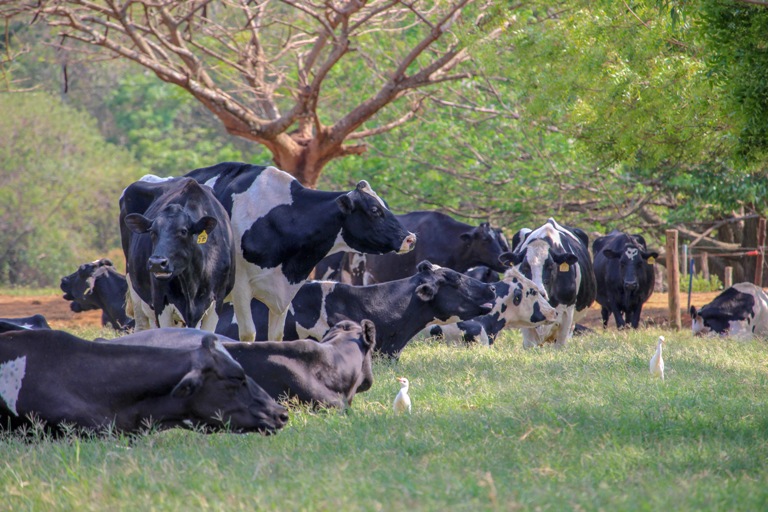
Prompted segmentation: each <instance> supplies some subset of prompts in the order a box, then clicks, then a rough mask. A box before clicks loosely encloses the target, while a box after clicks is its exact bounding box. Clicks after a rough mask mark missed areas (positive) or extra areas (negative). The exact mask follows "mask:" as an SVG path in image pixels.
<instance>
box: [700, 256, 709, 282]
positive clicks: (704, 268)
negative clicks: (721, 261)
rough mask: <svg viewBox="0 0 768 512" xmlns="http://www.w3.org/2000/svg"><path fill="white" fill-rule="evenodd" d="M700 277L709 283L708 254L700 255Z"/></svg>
mask: <svg viewBox="0 0 768 512" xmlns="http://www.w3.org/2000/svg"><path fill="white" fill-rule="evenodd" d="M701 276H702V277H703V278H704V279H706V280H707V281H709V254H707V253H706V252H703V253H701Z"/></svg>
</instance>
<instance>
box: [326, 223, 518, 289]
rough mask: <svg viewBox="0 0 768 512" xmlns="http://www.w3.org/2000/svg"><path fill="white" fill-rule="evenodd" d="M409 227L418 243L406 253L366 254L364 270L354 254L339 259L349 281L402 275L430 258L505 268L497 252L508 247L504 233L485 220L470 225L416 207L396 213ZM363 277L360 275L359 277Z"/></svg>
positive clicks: (450, 264) (462, 268) (461, 268)
mask: <svg viewBox="0 0 768 512" xmlns="http://www.w3.org/2000/svg"><path fill="white" fill-rule="evenodd" d="M396 217H397V218H398V220H399V221H400V222H401V223H402V224H403V226H405V227H406V228H407V229H408V230H410V231H413V232H414V233H416V236H417V237H418V238H419V243H418V244H417V245H416V248H415V249H414V250H413V251H411V252H410V253H408V254H403V255H398V254H384V255H381V256H365V262H364V269H365V270H364V272H360V271H359V270H358V269H359V263H358V262H356V261H355V258H354V256H353V255H350V254H347V255H345V257H344V260H343V261H342V263H341V267H342V274H341V275H342V277H343V276H344V275H345V271H346V273H347V274H349V275H350V276H351V277H352V281H351V284H356V285H364V284H373V283H383V282H386V281H394V280H396V279H404V278H406V277H409V276H411V275H413V273H414V272H416V266H417V265H418V264H419V262H421V261H424V260H429V261H431V262H432V263H434V264H435V265H439V266H441V267H445V268H450V269H452V270H455V271H457V272H466V271H467V270H468V269H469V268H471V267H475V266H478V265H485V266H487V267H490V268H492V269H493V270H495V271H496V272H504V270H505V268H504V266H503V265H502V264H501V263H500V262H499V256H500V255H501V254H502V253H504V252H505V251H509V245H508V243H507V240H506V239H505V238H504V234H503V233H502V232H501V230H500V229H498V228H493V227H491V226H490V224H488V223H487V222H483V223H482V224H480V225H479V226H472V225H470V224H465V223H464V222H459V221H457V220H455V219H453V218H451V217H449V216H448V215H446V214H444V213H440V212H434V211H417V212H411V213H406V214H404V215H396ZM361 278H362V279H361Z"/></svg>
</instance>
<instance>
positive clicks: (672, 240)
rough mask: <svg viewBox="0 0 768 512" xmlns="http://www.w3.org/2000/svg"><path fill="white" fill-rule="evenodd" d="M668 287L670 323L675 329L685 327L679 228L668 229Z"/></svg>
mask: <svg viewBox="0 0 768 512" xmlns="http://www.w3.org/2000/svg"><path fill="white" fill-rule="evenodd" d="M666 249H667V251H666V252H667V288H668V289H669V292H668V293H669V323H670V325H671V326H674V328H675V329H678V330H679V329H681V328H682V327H683V319H682V317H681V315H680V260H679V258H678V255H677V230H676V229H668V230H667V247H666Z"/></svg>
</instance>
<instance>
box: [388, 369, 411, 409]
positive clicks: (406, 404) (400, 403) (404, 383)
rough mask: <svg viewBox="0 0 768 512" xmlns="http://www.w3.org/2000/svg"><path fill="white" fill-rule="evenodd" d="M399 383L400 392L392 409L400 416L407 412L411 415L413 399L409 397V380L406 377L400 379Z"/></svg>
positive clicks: (398, 379)
mask: <svg viewBox="0 0 768 512" xmlns="http://www.w3.org/2000/svg"><path fill="white" fill-rule="evenodd" d="M397 381H398V382H399V383H400V391H398V392H397V396H396V397H395V402H394V403H393V404H392V408H393V409H394V410H395V414H400V413H403V412H405V411H408V414H410V413H411V397H409V396H408V385H409V384H408V379H406V378H405V377H398V378H397Z"/></svg>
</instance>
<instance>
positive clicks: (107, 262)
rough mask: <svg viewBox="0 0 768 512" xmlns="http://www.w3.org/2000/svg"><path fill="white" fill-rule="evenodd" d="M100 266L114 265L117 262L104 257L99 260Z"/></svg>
mask: <svg viewBox="0 0 768 512" xmlns="http://www.w3.org/2000/svg"><path fill="white" fill-rule="evenodd" d="M99 266H100V267H114V266H115V264H114V263H112V260H111V259H109V258H102V259H100V260H99Z"/></svg>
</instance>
